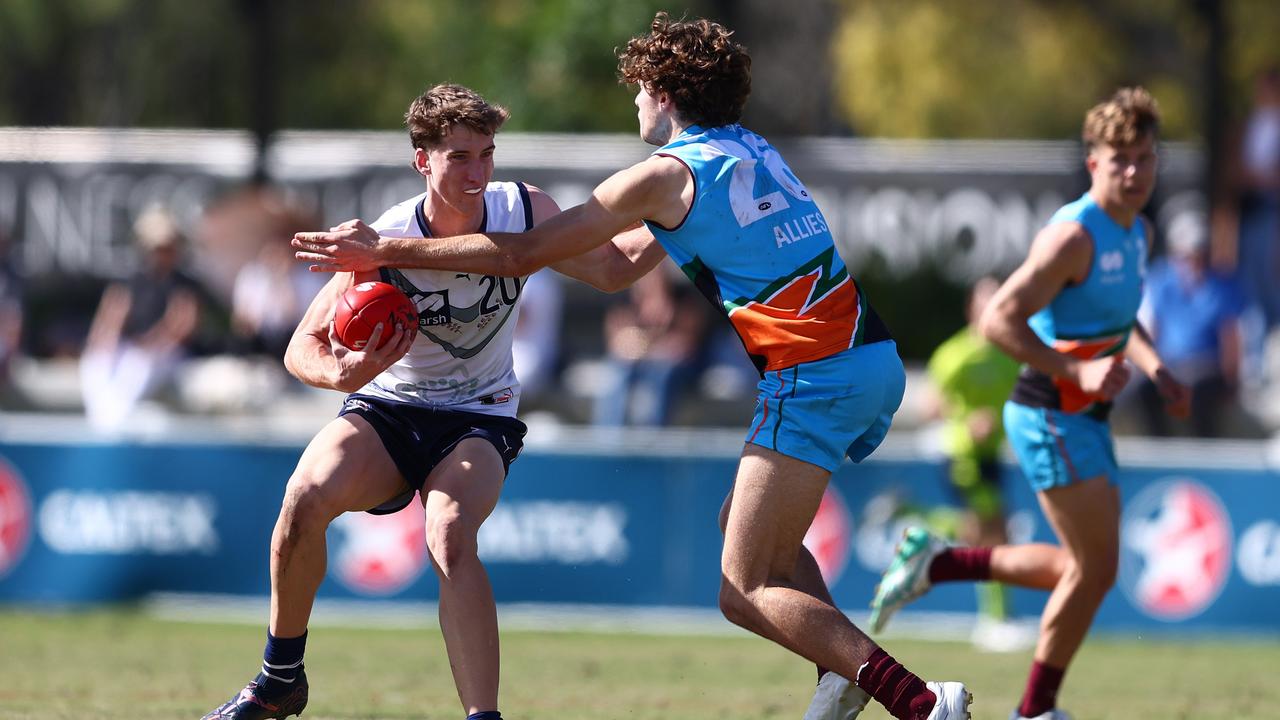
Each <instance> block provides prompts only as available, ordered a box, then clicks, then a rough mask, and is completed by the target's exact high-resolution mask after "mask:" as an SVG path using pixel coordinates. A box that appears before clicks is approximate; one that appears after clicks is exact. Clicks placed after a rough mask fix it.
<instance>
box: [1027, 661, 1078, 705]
mask: <svg viewBox="0 0 1280 720" xmlns="http://www.w3.org/2000/svg"><path fill="white" fill-rule="evenodd" d="M1066 672H1067V671H1066V670H1064V669H1061V668H1056V667H1050V666H1049V665H1045V664H1044V663H1041V662H1038V661H1037V662H1033V663H1031V674H1030V675H1028V676H1027V689H1026V691H1024V692H1023V695H1022V704H1021V705H1019V706H1018V714H1019V715H1021V716H1022V717H1027V718H1033V717H1036V716H1037V715H1043V714H1044V713H1046V712H1048V711H1050V710H1052V709H1054V708H1055V707H1057V706H1058V686H1059V685H1061V684H1062V676H1063V675H1064V674H1065V673H1066Z"/></svg>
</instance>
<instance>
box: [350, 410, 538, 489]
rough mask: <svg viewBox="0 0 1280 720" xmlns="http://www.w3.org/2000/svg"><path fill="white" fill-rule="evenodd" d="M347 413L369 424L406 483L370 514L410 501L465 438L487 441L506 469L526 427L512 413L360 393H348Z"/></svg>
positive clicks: (515, 453)
mask: <svg viewBox="0 0 1280 720" xmlns="http://www.w3.org/2000/svg"><path fill="white" fill-rule="evenodd" d="M349 413H350V414H355V415H359V416H360V417H362V418H364V419H365V421H366V422H368V423H369V424H370V425H372V426H373V429H374V431H375V432H377V433H378V437H379V438H381V440H382V446H383V447H384V448H386V449H387V454H389V455H390V456H391V461H392V462H394V463H395V464H396V468H397V469H398V470H399V471H400V475H401V476H403V477H404V481H405V482H406V483H408V484H409V490H407V491H406V492H404V493H401V494H400V495H397V496H395V497H394V498H392V499H390V500H388V501H386V502H384V503H382V504H381V505H379V506H377V507H375V508H372V509H370V510H368V512H370V513H372V514H374V515H388V514H390V513H393V512H396V511H398V510H400V509H401V508H403V507H405V506H406V505H408V504H409V503H410V502H411V501H412V500H413V494H414V493H415V492H418V491H419V490H421V489H422V484H423V483H424V482H426V480H427V476H428V475H430V474H431V471H432V470H434V469H435V467H436V465H439V464H440V461H441V460H444V459H445V457H447V456H448V455H449V453H451V452H453V449H454V448H455V447H457V446H458V443H460V442H462V441H463V440H465V439H467V438H472V437H478V438H484V439H485V440H488V441H489V444H490V445H493V448H494V449H495V450H497V451H498V455H499V456H500V457H501V458H502V469H503V471H504V472H505V471H507V470H510V469H511V463H512V462H514V461H515V459H516V456H518V455H519V454H520V450H521V448H523V447H524V435H525V433H526V432H528V430H529V428H528V427H526V426H525V424H524V423H522V422H520V421H519V420H517V419H515V418H513V417H503V416H501V415H485V414H484V413H474V412H467V411H465V410H443V409H439V408H430V407H423V406H421V405H411V404H409V403H403V402H397V401H395V400H384V399H382V398H376V397H370V396H368V395H359V394H352V395H348V396H347V400H346V402H345V403H343V405H342V410H340V411H339V412H338V417H342V416H343V415H347V414H349Z"/></svg>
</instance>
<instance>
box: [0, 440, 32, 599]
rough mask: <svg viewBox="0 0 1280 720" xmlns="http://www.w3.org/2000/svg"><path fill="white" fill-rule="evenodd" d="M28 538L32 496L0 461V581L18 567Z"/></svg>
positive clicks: (13, 472) (11, 470)
mask: <svg viewBox="0 0 1280 720" xmlns="http://www.w3.org/2000/svg"><path fill="white" fill-rule="evenodd" d="M30 539H31V495H30V494H29V493H28V492H27V485H26V483H24V482H23V481H22V478H21V477H20V476H19V475H18V473H17V471H15V470H14V469H13V468H12V467H10V466H9V464H8V463H6V462H4V460H0V578H3V577H4V576H5V575H7V574H8V573H9V571H10V570H12V569H13V568H15V567H17V565H18V561H20V560H22V555H23V553H25V552H26V549H27V542H28V541H29V540H30Z"/></svg>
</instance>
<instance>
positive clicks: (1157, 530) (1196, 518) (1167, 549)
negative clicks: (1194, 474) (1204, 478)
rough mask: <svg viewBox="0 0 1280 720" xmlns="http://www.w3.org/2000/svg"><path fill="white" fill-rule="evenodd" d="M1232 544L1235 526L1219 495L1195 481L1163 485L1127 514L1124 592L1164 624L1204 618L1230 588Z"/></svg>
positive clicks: (1122, 562)
mask: <svg viewBox="0 0 1280 720" xmlns="http://www.w3.org/2000/svg"><path fill="white" fill-rule="evenodd" d="M1231 538H1232V530H1231V520H1230V518H1229V517H1228V515H1227V512H1226V510H1224V509H1223V506H1222V502H1221V501H1220V500H1219V499H1218V496H1217V495H1215V494H1214V493H1213V491H1211V490H1209V488H1207V487H1205V486H1204V485H1201V484H1200V483H1198V482H1196V481H1194V480H1192V479H1190V478H1171V479H1168V480H1164V481H1162V482H1158V483H1156V484H1154V485H1152V486H1150V487H1148V488H1146V489H1144V490H1143V491H1142V492H1140V493H1138V496H1137V497H1135V498H1134V499H1133V500H1132V501H1131V502H1130V503H1129V505H1128V507H1127V508H1126V509H1125V511H1124V518H1123V520H1122V527H1121V538H1120V543H1121V549H1120V586H1121V588H1123V590H1124V592H1125V594H1126V595H1127V596H1128V597H1129V601H1130V602H1132V603H1133V605H1134V606H1135V607H1137V608H1138V609H1139V610H1141V611H1142V612H1143V613H1145V614H1147V615H1149V616H1151V617H1153V618H1156V619H1158V620H1168V621H1176V620H1184V619H1186V618H1189V617H1193V616H1195V615H1198V614H1199V613H1201V612H1203V611H1204V609H1205V608H1207V607H1209V605H1211V604H1212V603H1213V601H1214V600H1215V599H1216V598H1217V597H1218V593H1220V592H1222V588H1223V586H1225V585H1226V583H1227V575H1228V573H1229V572H1230V569H1231Z"/></svg>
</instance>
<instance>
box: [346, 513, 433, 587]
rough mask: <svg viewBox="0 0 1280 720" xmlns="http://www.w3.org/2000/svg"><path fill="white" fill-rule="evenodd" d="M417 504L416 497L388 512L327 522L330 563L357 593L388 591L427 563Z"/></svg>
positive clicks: (410, 580) (414, 575)
mask: <svg viewBox="0 0 1280 720" xmlns="http://www.w3.org/2000/svg"><path fill="white" fill-rule="evenodd" d="M423 520H424V515H423V512H422V505H421V504H420V503H418V502H417V500H416V498H415V499H414V501H412V502H410V503H409V505H408V506H406V507H405V508H404V509H403V510H400V511H399V512H395V513H392V514H390V515H370V514H368V513H346V514H344V515H342V516H341V517H339V518H338V519H337V520H335V521H334V522H333V524H332V525H330V526H329V535H328V537H329V567H330V568H331V569H332V571H333V574H334V577H336V578H338V580H339V581H340V582H341V583H342V584H343V585H345V586H346V587H347V588H348V589H350V590H352V591H353V592H356V593H359V594H361V595H378V596H381V595H392V594H395V593H397V592H399V591H401V590H403V589H404V588H406V587H408V586H409V585H410V584H411V583H413V581H415V580H417V579H418V576H420V575H421V574H422V571H423V569H424V568H426V566H427V545H426V541H425V540H424V538H423Z"/></svg>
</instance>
